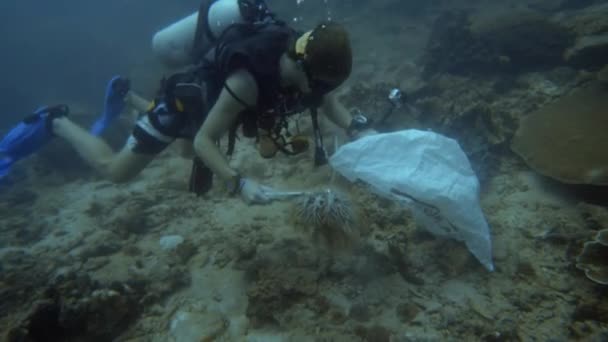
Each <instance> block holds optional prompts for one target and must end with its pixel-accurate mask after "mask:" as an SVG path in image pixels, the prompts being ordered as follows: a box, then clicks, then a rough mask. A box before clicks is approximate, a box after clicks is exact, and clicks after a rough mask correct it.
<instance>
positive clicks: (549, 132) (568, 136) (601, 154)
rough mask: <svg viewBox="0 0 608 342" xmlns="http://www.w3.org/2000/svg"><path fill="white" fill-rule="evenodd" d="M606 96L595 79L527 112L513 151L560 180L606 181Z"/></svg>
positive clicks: (578, 181) (573, 181) (514, 142)
mask: <svg viewBox="0 0 608 342" xmlns="http://www.w3.org/2000/svg"><path fill="white" fill-rule="evenodd" d="M607 95H608V92H607V91H606V90H605V89H604V88H603V87H602V86H601V85H598V84H595V83H594V84H591V85H589V86H587V87H584V88H581V89H578V90H576V91H574V92H573V93H572V94H570V95H568V96H565V97H563V98H560V99H559V100H557V101H555V102H553V103H551V104H549V105H547V106H544V107H542V108H541V109H540V110H538V111H536V112H534V113H532V114H530V115H528V116H527V117H525V118H523V119H522V120H521V122H520V126H519V129H518V131H517V133H516V135H515V138H514V140H513V145H512V149H513V151H515V152H516V153H517V154H519V155H520V156H521V157H522V158H523V159H524V160H525V161H526V163H528V165H530V166H531V167H532V168H533V169H535V170H536V171H538V172H539V173H541V174H543V175H546V176H549V177H552V178H554V179H557V180H559V181H562V182H564V183H573V184H593V185H608V155H607V154H606V152H605V151H606V149H607V148H608V136H607V135H606V127H608V116H606V115H605V109H606V107H608V96H607ZM547 142H551V143H547Z"/></svg>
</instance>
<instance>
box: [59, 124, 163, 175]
mask: <svg viewBox="0 0 608 342" xmlns="http://www.w3.org/2000/svg"><path fill="white" fill-rule="evenodd" d="M53 132H54V133H55V134H56V135H57V136H59V137H62V138H63V139H65V140H66V141H68V143H70V145H72V147H73V148H74V149H75V150H76V151H77V153H78V154H79V155H80V156H81V157H82V158H83V159H84V160H85V161H86V162H87V164H89V165H90V166H91V167H93V168H94V169H95V170H97V171H98V172H99V173H101V174H102V175H103V176H104V177H107V178H108V179H110V180H112V181H113V182H124V181H127V180H129V179H131V178H133V177H134V176H136V175H137V174H138V173H139V172H140V171H141V170H142V169H143V168H144V167H146V165H148V163H150V161H152V159H154V156H155V155H154V154H141V153H136V152H134V151H133V150H132V147H131V146H129V144H127V146H126V147H125V148H123V149H122V151H120V152H119V153H117V154H115V153H114V151H112V148H111V147H110V146H109V145H108V144H107V143H106V142H105V141H103V140H102V139H100V138H98V137H96V136H94V135H92V134H90V133H89V132H87V131H86V130H84V129H83V128H82V127H80V126H78V125H76V124H75V123H73V122H72V121H71V120H69V119H68V118H66V117H60V118H57V119H55V120H53ZM130 140H131V138H130Z"/></svg>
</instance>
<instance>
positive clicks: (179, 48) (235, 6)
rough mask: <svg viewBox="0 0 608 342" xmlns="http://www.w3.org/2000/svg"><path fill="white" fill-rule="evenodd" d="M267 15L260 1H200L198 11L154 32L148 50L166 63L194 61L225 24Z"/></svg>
mask: <svg viewBox="0 0 608 342" xmlns="http://www.w3.org/2000/svg"><path fill="white" fill-rule="evenodd" d="M200 13H204V15H203V16H200V15H199V14H200ZM269 17H272V14H271V13H270V12H269V11H268V7H267V6H266V4H265V3H264V1H263V0H204V1H203V2H202V3H201V6H200V9H199V11H197V12H194V13H192V14H190V15H189V16H187V17H185V18H183V19H181V20H179V21H177V22H175V23H173V24H171V25H169V26H167V27H165V28H164V29H162V30H160V31H158V32H157V33H156V34H155V35H154V37H153V38H152V49H153V50H154V53H155V54H156V55H157V56H158V57H159V58H160V60H161V61H162V62H163V63H164V64H165V65H167V66H171V67H183V66H186V65H189V64H194V63H196V62H197V61H198V59H199V58H200V57H201V56H203V55H204V54H205V53H206V52H207V51H208V50H209V49H210V48H211V47H212V45H213V43H214V42H215V41H216V40H217V39H218V38H219V37H220V36H221V35H222V33H223V32H224V31H225V30H226V29H227V28H228V27H230V26H232V25H233V24H247V23H255V22H259V21H263V20H265V19H266V18H269Z"/></svg>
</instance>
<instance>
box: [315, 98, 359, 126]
mask: <svg viewBox="0 0 608 342" xmlns="http://www.w3.org/2000/svg"><path fill="white" fill-rule="evenodd" d="M321 109H322V110H323V113H324V114H325V116H327V118H328V119H329V120H330V121H331V122H333V123H334V124H336V125H337V126H338V127H340V128H343V129H347V128H348V126H349V125H350V123H351V121H352V119H353V117H352V115H351V114H350V112H349V111H348V109H346V107H344V105H343V104H342V103H341V102H340V101H339V100H338V99H337V97H336V95H334V94H327V95H325V97H324V98H323V103H322V104H321Z"/></svg>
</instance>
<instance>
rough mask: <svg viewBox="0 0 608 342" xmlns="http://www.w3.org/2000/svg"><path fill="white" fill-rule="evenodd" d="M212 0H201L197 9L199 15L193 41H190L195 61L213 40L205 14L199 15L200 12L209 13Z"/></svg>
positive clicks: (205, 51)
mask: <svg viewBox="0 0 608 342" xmlns="http://www.w3.org/2000/svg"><path fill="white" fill-rule="evenodd" d="M214 1H215V0H203V1H202V2H201V6H200V7H199V10H198V13H199V16H198V20H197V21H196V31H194V41H193V42H192V60H193V61H195V62H197V61H199V60H201V59H202V58H203V56H204V55H205V53H207V51H208V50H209V49H210V48H211V45H212V43H213V42H214V39H213V34H211V28H210V27H209V22H208V18H207V15H201V13H209V8H210V7H211V5H212V4H213V2H214Z"/></svg>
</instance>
